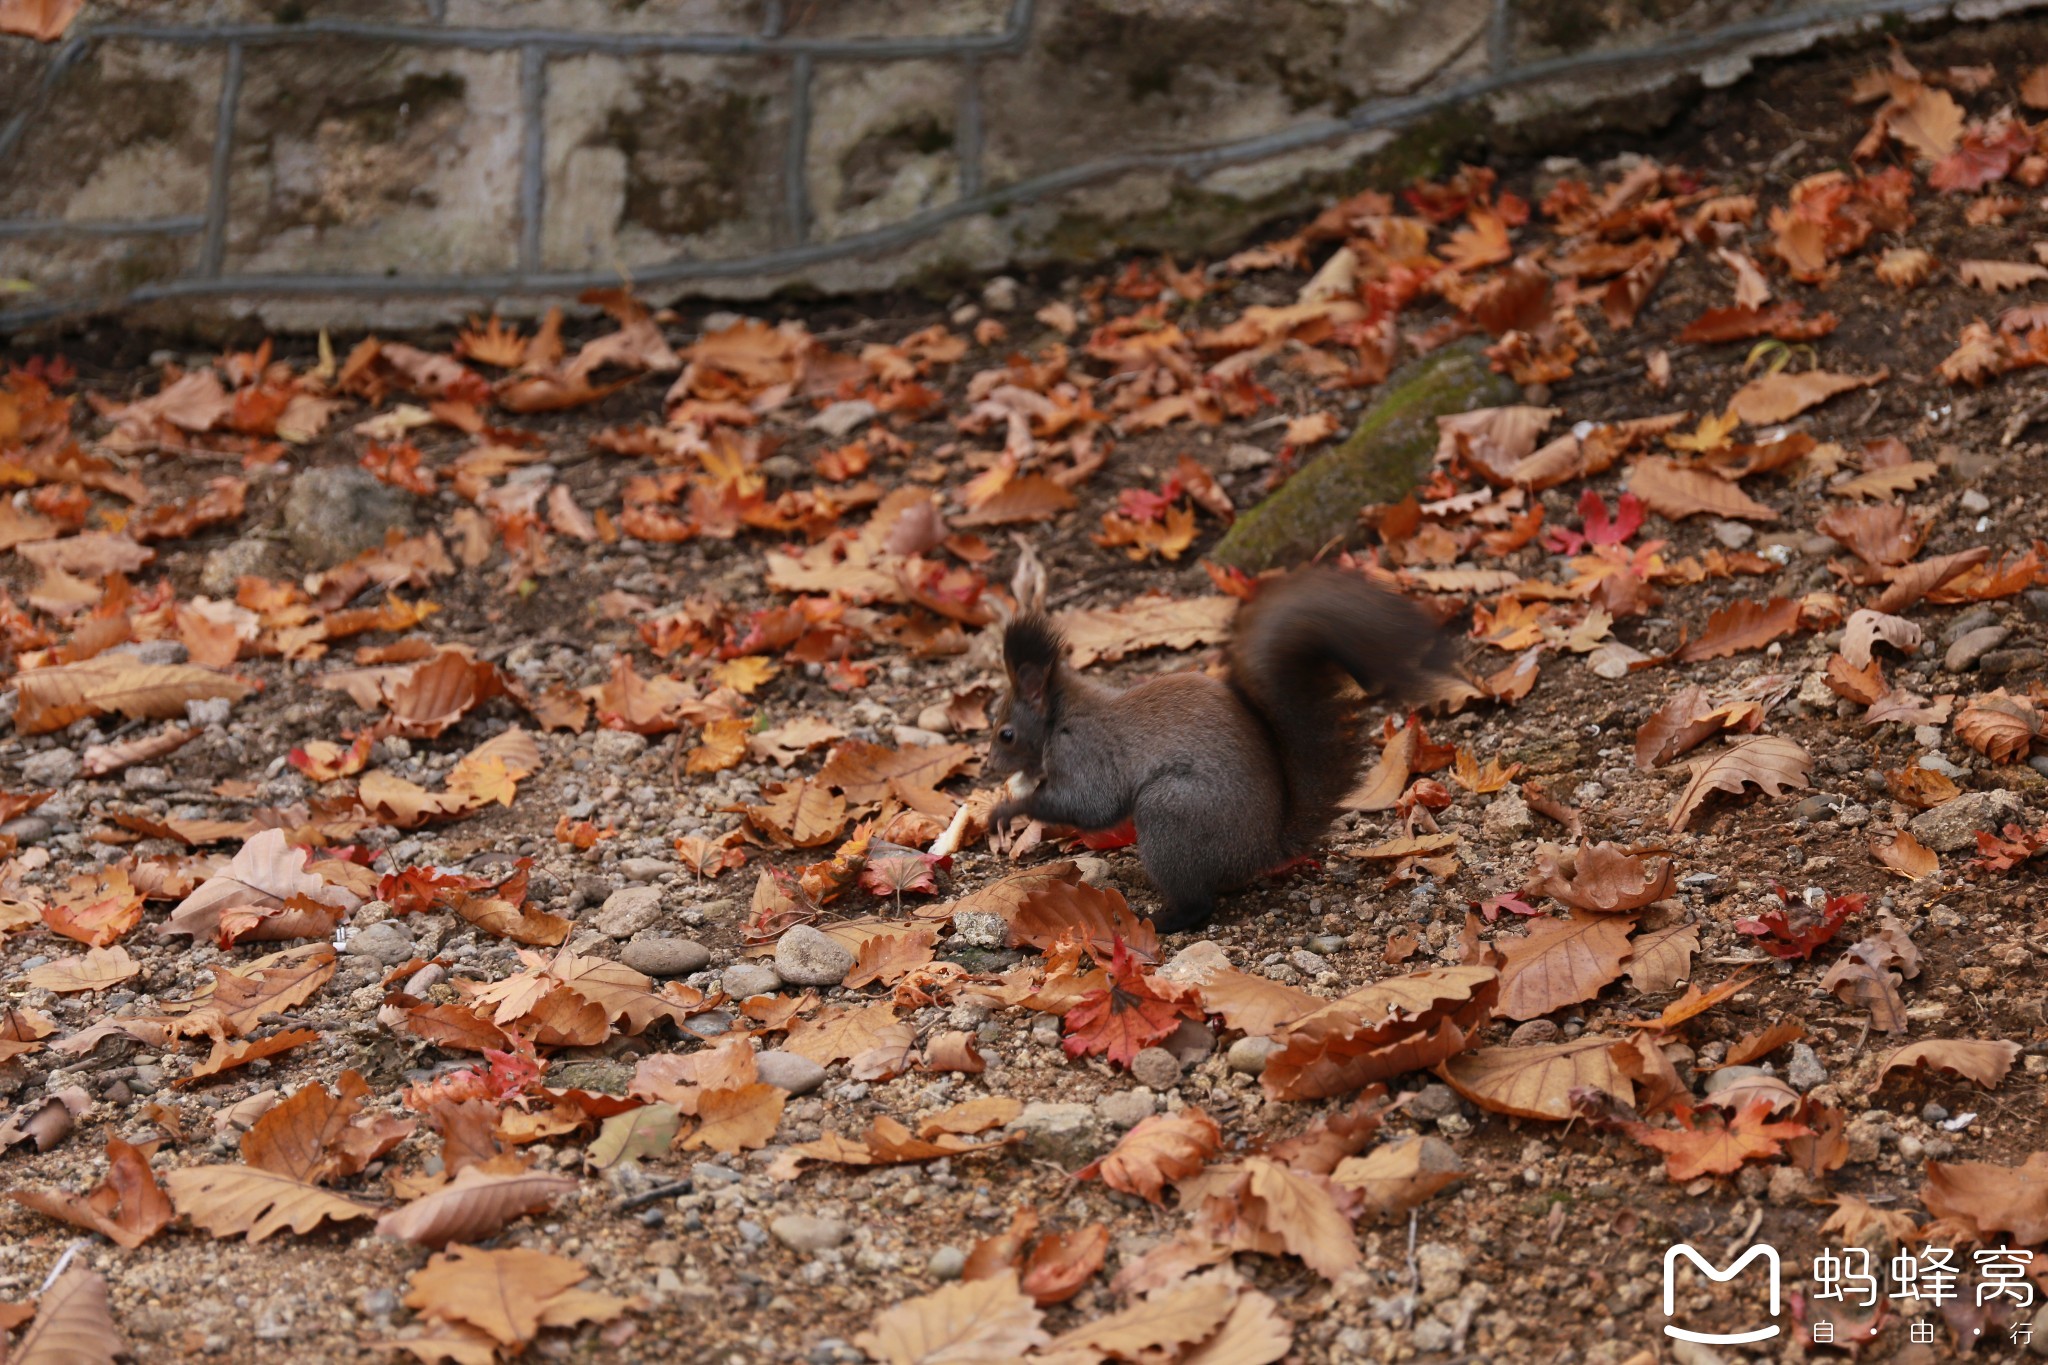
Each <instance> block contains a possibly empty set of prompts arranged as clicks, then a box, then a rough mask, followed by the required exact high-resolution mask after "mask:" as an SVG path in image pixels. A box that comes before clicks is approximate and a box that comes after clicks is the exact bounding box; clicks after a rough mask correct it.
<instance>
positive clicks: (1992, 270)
mask: <svg viewBox="0 0 2048 1365" xmlns="http://www.w3.org/2000/svg"><path fill="white" fill-rule="evenodd" d="M1956 278H1957V279H1959V280H1961V281H1962V282H1963V283H1964V284H1967V285H1970V286H1971V287H1973V288H1976V289H1981V290H1983V291H1984V292H1985V293H1987V294H2002V293H2004V292H2005V291H2006V290H2008V289H2024V288H2026V287H2027V286H2028V285H2030V284H2035V283H2038V282H2039V281H2041V280H2048V265H2036V264H2034V263H2033V262H2031V261H1957V262H1956Z"/></svg>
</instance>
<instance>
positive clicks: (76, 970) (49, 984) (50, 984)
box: [22, 944, 142, 995]
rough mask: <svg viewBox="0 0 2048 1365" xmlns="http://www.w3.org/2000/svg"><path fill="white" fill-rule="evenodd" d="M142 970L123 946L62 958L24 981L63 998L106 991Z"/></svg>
mask: <svg viewBox="0 0 2048 1365" xmlns="http://www.w3.org/2000/svg"><path fill="white" fill-rule="evenodd" d="M141 970H142V964H141V963H140V962H137V961H136V960H135V959H134V958H133V957H130V956H129V954H128V950H127V949H126V948H123V947H121V946H120V945H119V944H116V945H114V946H113V947H111V948H89V949H87V950H86V951H85V952H83V953H80V954H79V955H78V956H76V957H60V958H58V959H57V960H56V961H55V962H48V963H45V964H43V965H42V966H40V967H36V968H33V969H31V970H30V971H28V972H26V973H25V974H24V975H23V977H22V979H23V980H24V981H26V982H28V984H29V985H31V986H38V987H41V988H42V989H43V990H46V991H55V992H56V993H57V994H59V995H70V994H73V993H75V992H78V991H103V990H106V989H108V988H109V987H111V986H118V985H119V984H120V983H122V982H123V981H126V980H127V979H128V978H130V977H132V976H135V975H136V974H138V973H139V972H141Z"/></svg>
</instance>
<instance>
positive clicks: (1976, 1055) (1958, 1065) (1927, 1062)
mask: <svg viewBox="0 0 2048 1365" xmlns="http://www.w3.org/2000/svg"><path fill="white" fill-rule="evenodd" d="M2019 1055H2020V1045H2019V1044H2018V1043H2009V1042H2004V1041H2000V1040H1995V1039H1991V1040H1987V1039H1979V1038H1930V1039H1928V1040H1927V1041H1926V1042H1922V1043H1908V1044H1906V1046H1904V1047H1902V1048H1900V1049H1899V1050H1898V1051H1896V1052H1894V1053H1892V1054H1891V1055H1890V1056H1888V1057H1886V1058H1885V1059H1884V1061H1883V1063H1881V1064H1880V1065H1879V1066H1878V1069H1877V1082H1878V1084H1879V1085H1883V1084H1884V1082H1885V1079H1886V1078H1887V1077H1889V1076H1890V1075H1891V1074H1892V1072H1894V1071H1911V1070H1913V1069H1914V1068H1916V1067H1919V1068H1924V1069H1927V1070H1935V1071H1946V1072H1949V1073H1950V1074H1952V1075H1956V1076H1961V1077H1963V1078H1965V1079H1967V1080H1972V1081H1975V1082H1976V1083H1977V1084H1978V1085H1981V1086H1983V1087H1984V1088H1985V1089H1986V1090H1996V1089H1997V1088H1998V1083H1999V1082H2000V1081H2002V1080H2004V1079H2005V1074H2006V1073H2007V1072H2008V1071H2010V1070H2012V1063H2013V1058H2015V1057H2017V1056H2019Z"/></svg>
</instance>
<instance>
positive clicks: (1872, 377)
mask: <svg viewBox="0 0 2048 1365" xmlns="http://www.w3.org/2000/svg"><path fill="white" fill-rule="evenodd" d="M2044 273H2048V272H2044ZM1889 378H1891V371H1890V370H1889V369H1887V368H1884V367H1879V369H1878V371H1877V373H1875V374H1833V373H1830V372H1829V371H1827V370H1806V371H1803V372H1801V373H1798V374H1794V373H1792V372H1791V371H1789V370H1780V371H1778V372H1777V373H1775V374H1767V375H1763V376H1761V377H1760V378H1757V379H1752V380H1750V381H1749V383H1747V384H1745V385H1743V386H1742V387H1741V388H1740V389H1738V390H1736V393H1735V396H1734V397H1733V398H1731V399H1729V400H1728V410H1729V411H1730V412H1732V413H1734V414H1735V416H1736V417H1738V418H1740V419H1741V420H1742V421H1743V422H1745V423H1747V424H1748V425H1750V426H1753V427H1762V426H1770V425H1772V424H1773V423H1776V422H1784V421H1789V420H1791V419H1792V418H1794V417H1797V416H1798V415H1799V414H1800V413H1802V412H1805V411H1806V410H1807V409H1808V408H1811V407H1817V406H1818V405H1820V404H1822V403H1825V402H1826V401H1827V400H1828V399H1830V398H1833V397H1834V396H1835V395H1836V394H1841V393H1848V392H1850V391H1852V390H1855V389H1867V388H1869V387H1870V386H1871V385H1873V384H1882V383H1883V382H1884V381H1885V380H1887V379H1889ZM1645 501H1647V499H1645Z"/></svg>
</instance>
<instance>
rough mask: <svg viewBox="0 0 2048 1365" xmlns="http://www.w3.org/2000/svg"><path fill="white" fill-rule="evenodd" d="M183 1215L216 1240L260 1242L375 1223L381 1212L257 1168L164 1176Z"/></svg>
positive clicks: (195, 1169) (189, 1169)
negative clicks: (286, 1233)
mask: <svg viewBox="0 0 2048 1365" xmlns="http://www.w3.org/2000/svg"><path fill="white" fill-rule="evenodd" d="M163 1180H164V1185H165V1187H166V1188H167V1189H169V1191H170V1194H171V1203H173V1204H175V1205H176V1206H177V1209H178V1212H179V1213H181V1214H183V1215H184V1216H185V1217H187V1218H189V1219H191V1220H192V1221H193V1222H194V1223H195V1224H197V1225H198V1226H200V1227H202V1228H205V1229H206V1230H207V1231H208V1232H210V1233H212V1234H213V1235H214V1236H216V1237H238V1236H246V1237H247V1238H248V1239H249V1240H250V1241H252V1242H260V1241H262V1240H263V1239H264V1238H266V1237H269V1236H270V1235H271V1234H272V1233H276V1232H282V1231H283V1230H284V1229H286V1228H290V1229H291V1230H292V1231H293V1232H299V1233H305V1232H311V1231H312V1230H313V1229H314V1228H316V1227H318V1226H319V1225H320V1224H321V1223H323V1222H326V1221H328V1220H329V1219H333V1220H335V1221H337V1222H340V1221H343V1220H346V1219H351V1218H375V1217H376V1216H377V1211H376V1210H375V1209H370V1208H365V1207H363V1206H362V1205H361V1204H358V1203H355V1202H353V1201H352V1200H348V1199H344V1198H342V1197H341V1196H340V1195H338V1194H332V1193H330V1192H328V1191H326V1190H323V1189H321V1188H320V1187H319V1186H318V1185H309V1184H307V1183H306V1182H305V1181H303V1180H294V1179H292V1178H291V1177H290V1176H287V1175H279V1174H277V1173H276V1172H275V1171H265V1170H260V1169H258V1168H257V1167H254V1166H186V1167H183V1168H181V1169H178V1170H173V1171H166V1172H164V1177H163Z"/></svg>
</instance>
